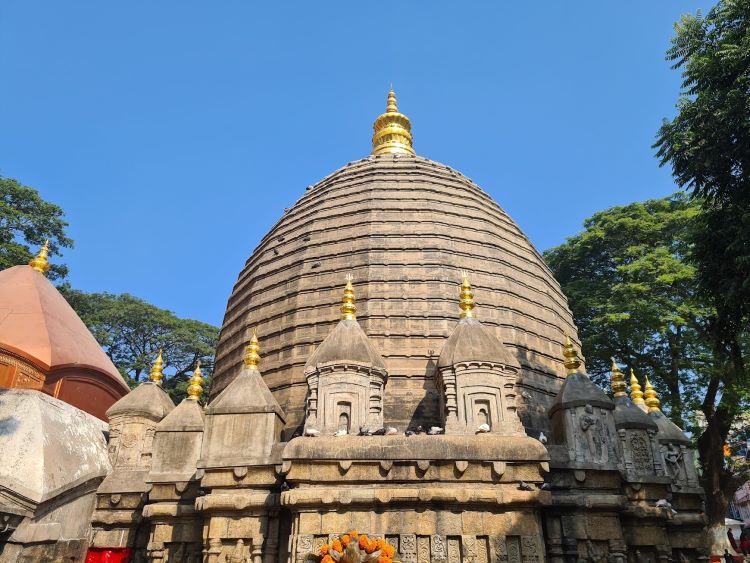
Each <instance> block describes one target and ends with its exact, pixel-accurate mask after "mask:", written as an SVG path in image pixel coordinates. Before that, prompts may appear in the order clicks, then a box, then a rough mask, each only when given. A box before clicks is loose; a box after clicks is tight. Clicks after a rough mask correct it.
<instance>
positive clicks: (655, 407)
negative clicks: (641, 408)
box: [643, 376, 661, 412]
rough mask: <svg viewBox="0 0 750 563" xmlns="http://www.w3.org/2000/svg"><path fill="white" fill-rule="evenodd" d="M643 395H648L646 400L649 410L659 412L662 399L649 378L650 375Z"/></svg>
mask: <svg viewBox="0 0 750 563" xmlns="http://www.w3.org/2000/svg"><path fill="white" fill-rule="evenodd" d="M643 395H644V396H645V397H646V400H645V401H644V402H645V403H646V406H647V407H648V412H658V411H659V407H660V406H661V401H660V400H659V397H657V396H656V390H655V389H654V386H653V385H651V382H650V381H649V380H648V376H646V392H645V393H644V394H643Z"/></svg>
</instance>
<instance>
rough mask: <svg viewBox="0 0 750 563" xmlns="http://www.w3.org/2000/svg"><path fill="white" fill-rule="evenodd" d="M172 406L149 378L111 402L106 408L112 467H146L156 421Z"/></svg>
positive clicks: (172, 407) (148, 462) (170, 409)
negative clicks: (107, 408)
mask: <svg viewBox="0 0 750 563" xmlns="http://www.w3.org/2000/svg"><path fill="white" fill-rule="evenodd" d="M172 409H174V404H173V403H172V400H171V399H170V398H169V395H167V393H166V392H165V391H164V390H163V389H162V388H161V387H160V386H159V385H156V384H155V383H152V382H150V381H148V382H145V383H141V384H140V385H139V386H138V387H136V388H135V389H134V390H133V391H131V392H130V393H128V394H127V395H125V396H124V397H123V398H122V399H120V400H119V401H117V402H116V403H115V404H114V405H112V406H111V407H110V408H109V410H108V411H107V418H108V420H109V446H108V450H109V461H110V463H111V464H112V468H113V469H149V468H150V467H151V454H152V449H153V440H154V434H155V432H156V425H157V424H158V423H159V422H160V421H161V420H162V419H163V418H164V417H165V416H166V415H167V414H168V413H169V412H171V411H172Z"/></svg>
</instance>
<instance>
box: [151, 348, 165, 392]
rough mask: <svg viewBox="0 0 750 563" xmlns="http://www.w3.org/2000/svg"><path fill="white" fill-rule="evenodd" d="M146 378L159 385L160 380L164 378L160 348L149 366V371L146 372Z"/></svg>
mask: <svg viewBox="0 0 750 563" xmlns="http://www.w3.org/2000/svg"><path fill="white" fill-rule="evenodd" d="M148 378H149V379H150V380H151V381H153V382H154V383H156V384H157V385H158V386H160V387H161V380H162V379H164V360H162V357H161V350H159V354H158V355H157V356H156V359H155V360H154V363H153V365H152V366H151V373H149V374H148Z"/></svg>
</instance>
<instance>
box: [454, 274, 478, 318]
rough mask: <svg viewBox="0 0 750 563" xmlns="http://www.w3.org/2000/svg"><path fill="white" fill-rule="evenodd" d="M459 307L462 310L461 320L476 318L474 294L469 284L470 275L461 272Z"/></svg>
mask: <svg viewBox="0 0 750 563" xmlns="http://www.w3.org/2000/svg"><path fill="white" fill-rule="evenodd" d="M459 295H460V300H459V302H458V307H459V308H460V309H461V318H462V319H466V318H470V317H473V316H474V307H475V306H476V305H475V303H474V292H473V291H472V290H471V284H470V283H469V273H468V272H467V271H465V270H461V293H460V294H459Z"/></svg>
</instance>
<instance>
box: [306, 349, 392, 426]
mask: <svg viewBox="0 0 750 563" xmlns="http://www.w3.org/2000/svg"><path fill="white" fill-rule="evenodd" d="M385 379H386V373H385V370H381V369H376V368H374V367H373V366H371V365H366V364H354V363H348V364H343V363H342V364H327V365H318V366H316V369H315V371H314V372H313V373H311V374H309V376H308V378H307V384H308V391H309V398H308V408H307V418H306V423H305V426H306V427H313V428H317V429H318V430H320V431H321V432H323V433H332V432H336V431H337V430H346V431H347V432H348V433H357V432H358V431H359V428H360V427H362V426H365V427H368V428H372V429H378V428H381V427H382V426H383V388H384V386H385Z"/></svg>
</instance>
